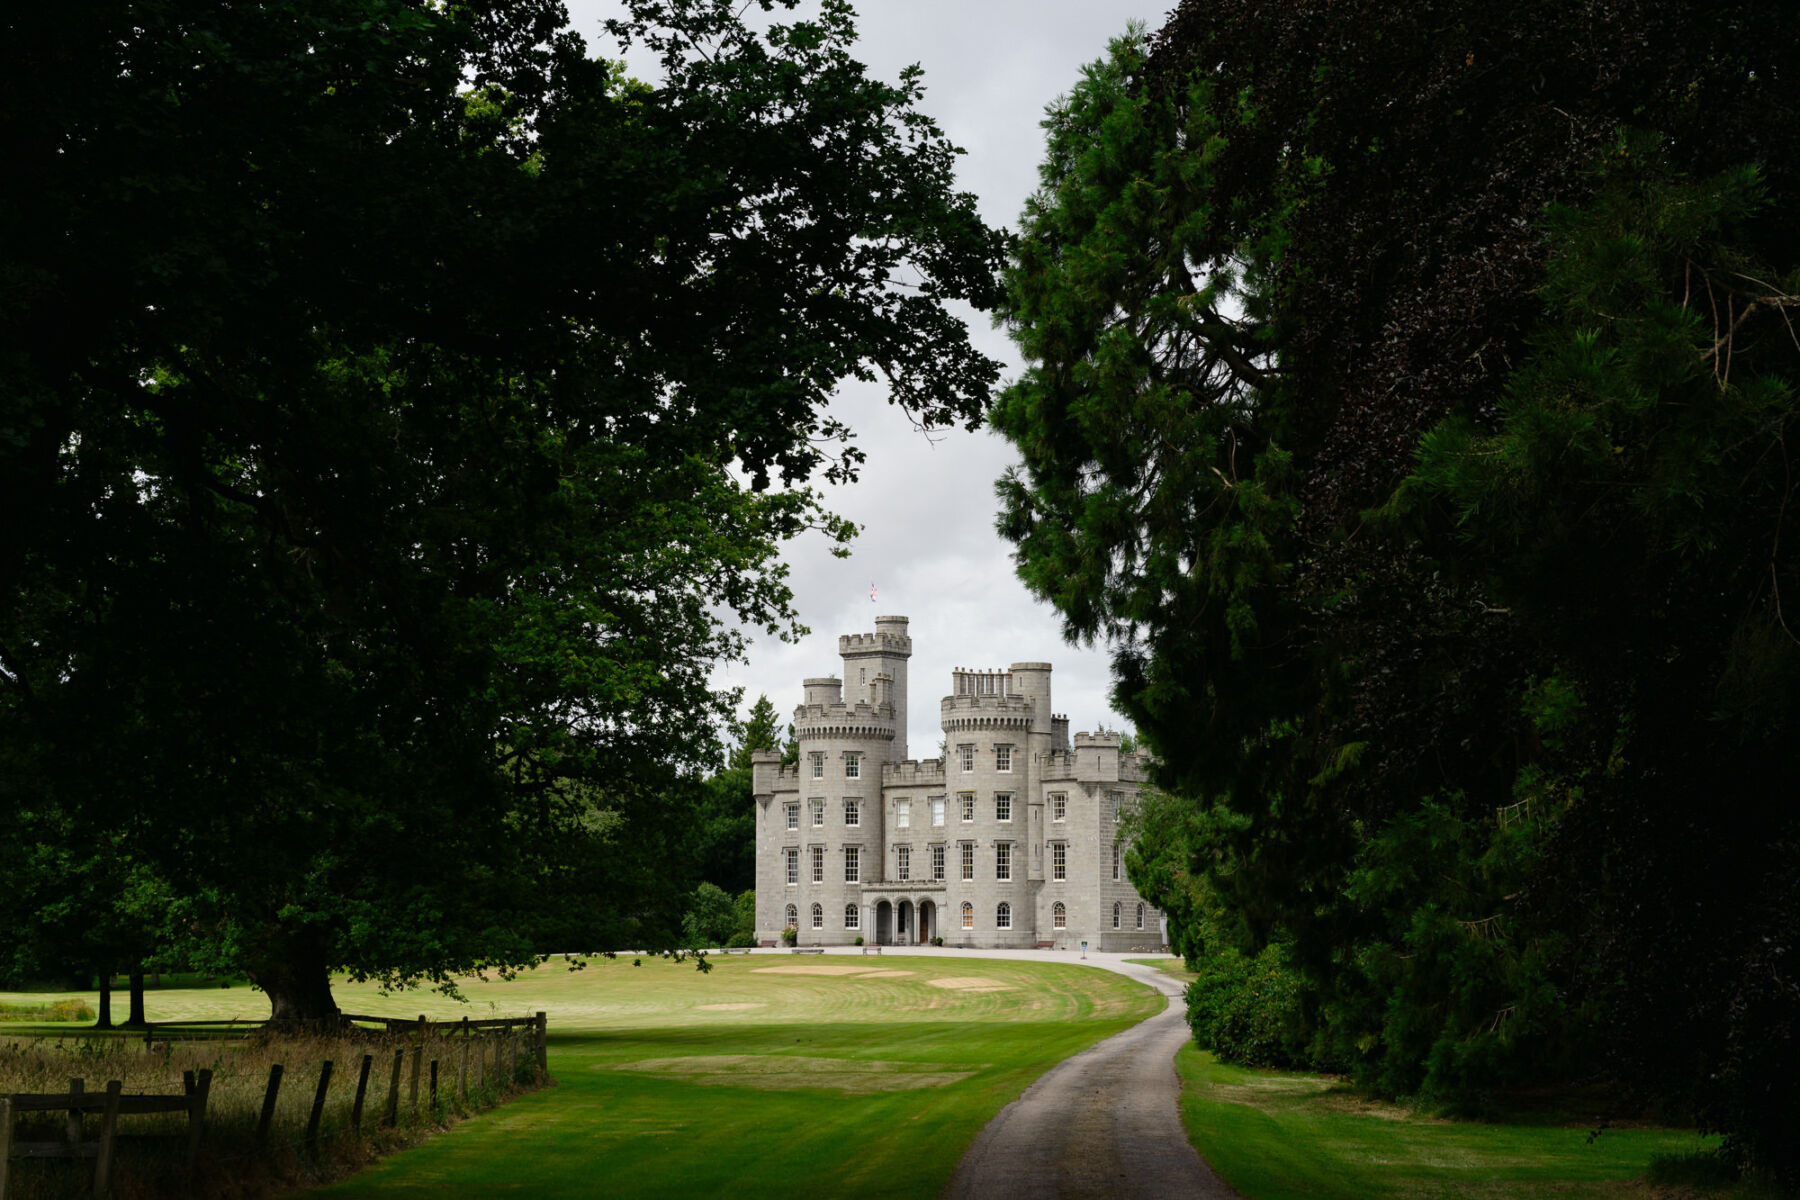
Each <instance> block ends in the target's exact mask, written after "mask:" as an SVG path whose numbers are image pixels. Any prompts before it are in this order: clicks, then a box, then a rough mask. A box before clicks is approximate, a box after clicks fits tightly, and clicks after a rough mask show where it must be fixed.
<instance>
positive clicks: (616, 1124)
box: [192, 955, 1162, 1200]
mask: <svg viewBox="0 0 1800 1200" xmlns="http://www.w3.org/2000/svg"><path fill="white" fill-rule="evenodd" d="M714 961H715V963H716V965H715V967H714V969H713V970H712V972H711V973H709V974H706V975H700V974H698V973H696V972H695V971H694V970H693V968H692V967H691V966H688V965H675V964H670V963H666V962H660V961H655V960H650V959H646V960H644V962H643V965H642V966H636V967H634V966H633V965H632V964H631V961H630V960H629V959H626V960H621V961H617V962H608V963H597V964H595V965H593V966H590V967H589V968H588V969H587V970H585V971H581V972H576V973H573V974H571V973H569V972H567V971H566V970H564V969H563V968H562V967H560V966H555V965H552V966H547V967H543V968H540V969H539V970H537V971H535V972H531V973H529V974H528V975H526V976H524V977H522V978H521V979H520V980H518V981H516V982H514V983H511V984H497V983H490V984H474V985H471V987H470V988H469V989H468V991H469V996H470V999H471V1000H472V1001H473V1004H472V1005H470V1006H468V1007H466V1008H465V1007H464V1006H459V1005H455V1004H451V1003H448V1002H445V1001H443V1000H441V999H430V998H424V997H421V996H419V995H417V994H412V995H408V996H404V997H397V998H395V999H392V1000H385V1001H384V1000H381V999H380V998H378V997H374V996H373V995H372V994H371V993H369V992H368V991H367V990H365V989H359V988H356V987H352V986H341V987H340V988H339V989H338V996H339V1002H340V1003H342V1004H343V1005H344V1006H345V1007H347V1008H350V1009H353V1010H356V1011H370V1012H393V1013H411V1014H417V1013H419V1012H428V1013H431V1014H433V1015H439V1014H443V1015H460V1014H462V1013H464V1012H467V1013H469V1014H470V1015H483V1014H485V1013H486V1012H487V1011H488V1006H489V1005H490V1004H491V1005H493V1006H494V1007H495V1010H496V1011H498V1012H500V1013H503V1014H505V1013H514V1012H529V1011H534V1010H536V1009H544V1010H546V1011H548V1012H549V1013H550V1031H551V1042H550V1069H551V1073H552V1075H553V1076H555V1077H556V1080H557V1086H556V1087H555V1088H552V1089H548V1090H546V1091H543V1092H538V1093H536V1094H533V1095H530V1096H526V1097H524V1098H523V1099H520V1100H517V1101H514V1102H513V1103H511V1104H509V1105H507V1106H506V1107H505V1108H502V1109H499V1110H496V1111H495V1112H492V1113H489V1114H486V1115H484V1116H482V1117H479V1118H477V1119H475V1120H472V1121H468V1122H466V1123H464V1124H462V1125H459V1126H457V1127H456V1128H454V1129H452V1130H451V1131H449V1132H448V1133H445V1134H442V1135H440V1136H438V1137H436V1138H434V1139H433V1140H431V1141H430V1142H428V1143H426V1144H424V1145H422V1146H419V1147H417V1148H415V1149H412V1150H408V1151H406V1152H405V1153H403V1154H399V1155H396V1156H394V1157H393V1158H390V1159H388V1160H386V1161H385V1162H381V1163H378V1164H376V1165H375V1166H373V1167H371V1168H369V1169H368V1170H366V1171H364V1172H362V1173H361V1174H359V1175H356V1176H354V1177H352V1178H351V1179H348V1180H346V1181H344V1182H342V1183H340V1184H337V1185H335V1186H333V1187H331V1188H328V1189H325V1191H324V1192H323V1193H322V1194H325V1195H330V1196H336V1197H352V1196H382V1197H393V1196H422V1197H425V1196H428V1197H432V1198H433V1200H439V1198H441V1197H442V1196H445V1195H454V1194H469V1193H472V1192H473V1193H479V1194H493V1193H499V1192H507V1191H517V1192H521V1193H528V1194H531V1195H532V1196H533V1197H534V1200H535V1198H536V1197H554V1196H582V1197H587V1196H593V1195H596V1194H605V1195H613V1196H695V1195H705V1194H707V1193H709V1192H717V1193H718V1194H720V1195H730V1196H733V1197H738V1196H763V1195H766V1196H791V1195H792V1194H793V1191H794V1187H795V1183H796V1181H797V1180H805V1181H807V1187H808V1189H809V1190H810V1191H812V1192H813V1193H814V1194H817V1195H844V1194H856V1195H862V1196H920V1197H927V1196H934V1195H936V1194H937V1193H938V1192H939V1191H941V1190H942V1188H943V1186H944V1184H945V1182H946V1181H947V1180H948V1179H949V1176H950V1172H951V1171H952V1170H953V1169H954V1168H955V1165H956V1162H957V1159H958V1158H960V1157H961V1154H962V1152H963V1150H964V1149H965V1148H966V1147H967V1146H968V1145H969V1144H970V1143H971V1142H972V1141H973V1140H974V1138H975V1135H976V1134H977V1133H978V1132H979V1131H980V1130H981V1127H982V1126H983V1125H984V1124H985V1123H986V1122H987V1120H988V1118H989V1117H991V1116H993V1114H994V1113H996V1112H998V1111H999V1110H1000V1108H1002V1107H1003V1106H1004V1105H1005V1104H1006V1103H1007V1102H1009V1101H1010V1100H1012V1099H1013V1098H1014V1097H1016V1096H1017V1095H1018V1094H1019V1093H1020V1092H1021V1091H1023V1090H1024V1088H1025V1087H1026V1086H1027V1085H1028V1084H1029V1083H1030V1082H1031V1081H1032V1080H1033V1079H1035V1078H1036V1077H1037V1076H1038V1075H1039V1074H1041V1073H1042V1072H1043V1071H1045V1070H1046V1069H1048V1068H1049V1067H1051V1066H1052V1065H1054V1064H1055V1063H1057V1062H1059V1061H1061V1060H1062V1059H1063V1058H1066V1057H1067V1056H1069V1055H1070V1054H1073V1053H1075V1052H1076V1051H1078V1050H1080V1049H1082V1048H1083V1047H1085V1046H1087V1045H1090V1044H1091V1043H1093V1042H1095V1041H1097V1040H1099V1039H1100V1038H1102V1037H1106V1036H1108V1035H1110V1034H1112V1033H1115V1032H1117V1031H1118V1030H1120V1029H1123V1028H1125V1027H1127V1026H1129V1025H1131V1024H1133V1023H1134V1022H1136V1021H1138V1020H1141V1019H1142V1018H1143V1017H1145V1016H1148V1015H1149V1014H1151V1013H1152V1012H1155V1011H1157V1010H1158V1009H1160V1008H1161V1006H1162V1000H1161V998H1160V997H1158V996H1155V995H1153V994H1152V993H1151V992H1150V991H1149V989H1147V988H1144V987H1143V986H1142V985H1140V984H1136V983H1133V982H1132V981H1130V980H1128V979H1125V978H1123V977H1121V976H1118V975H1113V974H1109V973H1106V972H1103V971H1095V970H1091V969H1085V968H1080V967H1071V966H1063V965H1057V964H1039V963H1012V962H985V961H972V960H967V959H946V958H932V957H929V956H924V955H921V956H914V957H902V956H897V955H896V956H886V957H882V958H878V959H877V958H869V959H862V958H856V959H850V958H842V957H827V958H814V957H811V956H798V957H796V956H787V955H756V956H736V955H734V956H730V957H726V958H720V959H715V960H714ZM771 968H773V970H771ZM824 971H831V972H834V973H832V974H825V973H822V972H824ZM790 972H792V973H790ZM192 1015H196V1016H197V1015H199V1014H197V1013H196V1014H192Z"/></svg>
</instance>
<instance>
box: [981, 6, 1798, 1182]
mask: <svg viewBox="0 0 1800 1200" xmlns="http://www.w3.org/2000/svg"><path fill="white" fill-rule="evenodd" d="M1795 20H1796V17H1795V14H1794V13H1792V12H1790V11H1789V10H1787V9H1771V8H1769V7H1768V6H1764V5H1757V4H1751V3H1744V4H1726V5H1701V4H1698V3H1687V2H1678V3H1676V2H1659V3H1630V2H1625V0H1610V2H1596V3H1592V4H1580V5H1573V6H1571V5H1552V4H1548V3H1542V4H1540V3H1530V4H1523V5H1512V6H1485V7H1482V6H1476V7H1471V6H1467V5H1458V4H1449V3H1436V2H1431V0H1428V2H1426V3H1421V4H1416V5H1401V6H1395V5H1385V6H1384V5H1375V4H1366V3H1353V4H1337V3H1323V2H1319V3H1310V2H1309V3H1298V4H1272V3H1268V2H1267V0H1227V2H1225V3H1211V2H1208V3H1200V2H1198V0H1195V2H1191V3H1184V4H1182V5H1181V6H1180V7H1179V8H1178V9H1177V10H1176V11H1175V12H1174V13H1173V14H1172V15H1171V17H1170V20H1169V22H1168V24H1167V25H1166V26H1165V27H1164V28H1163V29H1162V30H1161V31H1159V32H1158V33H1157V34H1156V35H1155V36H1154V37H1152V36H1149V35H1147V34H1145V33H1143V32H1142V31H1138V32H1135V33H1133V34H1131V35H1129V36H1127V37H1125V38H1123V39H1121V40H1120V41H1119V42H1117V43H1115V45H1114V46H1113V48H1112V52H1111V54H1110V56H1109V57H1108V58H1107V59H1105V60H1103V61H1101V62H1099V63H1096V64H1095V65H1093V66H1092V67H1090V68H1089V69H1088V70H1087V71H1086V73H1085V75H1084V77H1083V79H1082V80H1081V82H1080V83H1079V84H1078V85H1077V86H1076V87H1075V88H1074V89H1073V91H1071V93H1070V94H1069V95H1068V96H1067V97H1066V98H1065V99H1064V100H1062V101H1061V102H1059V103H1058V105H1056V106H1055V107H1054V108H1053V109H1052V110H1051V111H1050V113H1049V116H1048V119H1047V120H1046V122H1045V127H1046V130H1047V131H1048V150H1047V154H1046V160H1045V163H1044V166H1043V170H1042V177H1043V186H1042V188H1041V189H1040V191H1039V192H1038V193H1037V194H1036V196H1034V198H1033V199H1032V200H1031V202H1030V203H1029V205H1028V207H1027V210H1026V213H1025V218H1024V228H1023V230H1022V236H1021V240H1020V244H1019V247H1018V249H1017V251H1016V254H1015V256H1014V258H1013V263H1012V266H1011V268H1010V270H1009V272H1008V274H1007V289H1008V291H1007V299H1006V301H1005V305H1004V313H1005V317H1006V319H1007V321H1008V323H1009V326H1010V328H1011V329H1012V331H1013V333H1014V336H1015V339H1016V340H1017V342H1018V344H1019V346H1020V348H1021V350H1022V351H1023V352H1024V354H1025V356H1026V359H1027V364H1028V365H1027V368H1026V370H1025V372H1024V374H1023V375H1022V376H1021V378H1020V379H1019V380H1018V381H1017V382H1016V383H1014V384H1013V385H1012V386H1011V387H1009V388H1008V389H1007V391H1006V392H1005V394H1004V395H1003V397H1002V399H1001V401H1000V402H999V404H998V406H997V409H996V413H995V423H996V425H997V426H998V427H999V428H1000V429H1001V430H1002V431H1003V432H1005V433H1006V435H1007V436H1008V437H1009V438H1011V439H1012V440H1013V441H1014V443H1015V444H1016V445H1017V446H1018V447H1019V450H1020V453H1021V457H1022V460H1023V465H1022V467H1021V468H1020V469H1019V470H1018V471H1016V472H1014V473H1013V474H1011V475H1010V476H1009V477H1008V478H1007V479H1005V480H1004V481H1002V484H1001V489H1000V491H1001V497H1002V501H1003V509H1004V511H1003V514H1002V518H1001V528H1002V531H1003V533H1004V534H1005V535H1006V536H1008V537H1009V538H1010V539H1011V540H1013V541H1014V542H1015V543H1016V545H1017V551H1018V563H1019V570H1020V574H1021V576H1022V577H1023V578H1024V579H1025V581H1026V582H1027V583H1028V584H1029V585H1030V586H1031V587H1032V588H1033V590H1034V591H1036V592H1037V593H1038V594H1040V595H1042V596H1044V597H1046V598H1047V599H1049V600H1051V601H1052V602H1054V603H1055V604H1056V605H1057V606H1058V608H1059V609H1060V610H1061V611H1062V613H1063V615H1064V618H1065V622H1066V629H1067V631H1068V633H1069V634H1070V635H1071V636H1073V637H1077V638H1096V637H1106V638H1111V639H1114V640H1115V641H1116V643H1117V644H1118V646H1119V650H1118V653H1117V656H1116V658H1115V669H1116V678H1117V689H1116V702H1117V704H1118V705H1119V707H1120V709H1121V711H1122V712H1124V713H1126V714H1127V716H1128V717H1130V719H1131V720H1132V721H1133V722H1134V724H1135V725H1136V726H1137V728H1138V729H1139V731H1140V733H1141V734H1142V735H1143V737H1144V739H1145V741H1146V743H1147V744H1148V746H1149V747H1150V748H1151V749H1152V750H1153V751H1154V752H1155V753H1156V754H1157V755H1158V758H1159V762H1160V768H1159V770H1160V773H1161V780H1160V781H1161V783H1162V784H1163V785H1164V786H1165V787H1166V788H1168V789H1169V790H1170V792H1171V793H1173V794H1174V796H1175V797H1176V798H1177V799H1176V801H1175V803H1176V804H1177V805H1187V806H1189V807H1190V808H1191V810H1192V811H1191V812H1189V813H1187V814H1186V815H1183V814H1182V813H1181V812H1180V811H1179V810H1176V811H1173V812H1163V813H1161V814H1160V815H1159V816H1158V820H1159V822H1160V825H1159V828H1161V829H1164V830H1166V831H1167V832H1168V833H1169V837H1168V838H1167V839H1166V840H1164V841H1160V842H1158V843H1156V844H1155V845H1151V846H1146V847H1145V849H1144V850H1143V851H1141V852H1140V853H1139V854H1138V855H1137V856H1136V857H1137V871H1138V875H1137V876H1136V877H1137V878H1140V879H1141V880H1142V881H1144V884H1145V886H1146V887H1148V888H1150V890H1151V891H1152V892H1160V893H1162V894H1166V896H1167V897H1168V899H1169V900H1170V901H1171V903H1170V905H1169V907H1170V909H1171V911H1172V913H1174V914H1175V916H1176V918H1177V924H1178V926H1179V924H1180V918H1181V917H1182V914H1183V913H1184V912H1185V913H1187V914H1188V916H1189V919H1190V927H1189V929H1188V930H1187V931H1186V932H1185V933H1184V934H1183V936H1185V937H1187V938H1188V940H1189V945H1190V946H1193V944H1194V942H1195V939H1196V937H1197V936H1201V935H1203V936H1205V937H1210V938H1213V939H1216V940H1218V941H1219V942H1220V943H1221V944H1223V945H1228V946H1231V947H1232V948H1233V949H1234V950H1242V951H1243V952H1245V953H1246V954H1250V955H1257V954H1260V953H1261V952H1262V951H1263V949H1264V948H1265V947H1269V946H1279V947H1280V948H1281V954H1282V957H1283V960H1284V962H1285V963H1286V966H1287V968H1289V969H1291V970H1293V971H1294V972H1296V973H1297V977H1298V979H1299V980H1300V981H1301V987H1300V990H1299V1001H1298V1003H1297V1004H1296V1005H1295V1006H1294V1007H1293V1008H1292V1009H1291V1010H1289V1013H1290V1015H1291V1018H1292V1020H1294V1021H1295V1022H1298V1025H1299V1029H1298V1042H1297V1043H1295V1042H1293V1041H1291V1040H1290V1041H1289V1042H1288V1043H1287V1044H1288V1045H1289V1046H1292V1045H1295V1044H1298V1045H1299V1046H1301V1047H1302V1048H1304V1049H1306V1051H1307V1053H1309V1054H1310V1055H1311V1057H1312V1058H1313V1059H1314V1060H1315V1061H1318V1062H1321V1063H1323V1064H1326V1065H1330V1066H1333V1067H1336V1068H1339V1069H1346V1070H1351V1071H1354V1072H1356V1073H1357V1074H1358V1075H1359V1076H1361V1077H1362V1078H1364V1079H1365V1080H1367V1081H1369V1082H1371V1083H1373V1084H1375V1085H1377V1086H1379V1087H1381V1088H1383V1089H1384V1090H1387V1091H1389V1092H1392V1093H1400V1094H1419V1093H1423V1094H1426V1095H1431V1096H1436V1097H1440V1098H1443V1099H1447V1100H1452V1101H1458V1102H1473V1101H1476V1100H1478V1099H1479V1098H1480V1097H1481V1096H1482V1095H1483V1094H1485V1093H1488V1092H1491V1091H1492V1090H1493V1089H1496V1088H1503V1087H1505V1086H1507V1085H1509V1084H1517V1083H1524V1082H1530V1081H1541V1080H1544V1079H1547V1078H1562V1079H1571V1078H1577V1077H1584V1076H1588V1075H1592V1074H1605V1075H1607V1076H1609V1077H1611V1078H1613V1079H1617V1080H1621V1081H1623V1082H1625V1083H1627V1084H1629V1085H1633V1087H1634V1088H1635V1092H1634V1094H1635V1095H1636V1096H1638V1097H1639V1098H1640V1099H1642V1098H1645V1097H1650V1098H1654V1099H1656V1100H1657V1101H1659V1102H1661V1103H1663V1104H1665V1105H1668V1106H1671V1107H1672V1108H1674V1109H1677V1110H1680V1111H1685V1112H1687V1113H1689V1114H1691V1115H1692V1116H1693V1117H1694V1119H1695V1120H1696V1121H1697V1122H1698V1123H1699V1124H1701V1125H1702V1126H1703V1127H1707V1128H1713V1129H1721V1130H1724V1131H1725V1132H1726V1133H1727V1134H1728V1135H1729V1136H1728V1145H1729V1147H1730V1150H1731V1152H1732V1153H1734V1154H1736V1155H1738V1156H1739V1157H1741V1158H1744V1159H1750V1160H1756V1161H1760V1162H1762V1163H1764V1164H1766V1165H1769V1166H1772V1167H1774V1168H1775V1169H1777V1170H1778V1171H1781V1172H1784V1173H1787V1174H1790V1175H1792V1174H1795V1173H1800V1158H1796V1157H1795V1156H1794V1154H1793V1151H1792V1146H1791V1139H1789V1138H1787V1137H1786V1135H1785V1134H1783V1133H1781V1132H1779V1131H1780V1130H1781V1129H1783V1128H1785V1127H1786V1126H1785V1125H1784V1124H1783V1123H1784V1122H1785V1123H1787V1124H1789V1125H1791V1122H1792V1120H1793V1119H1794V1117H1795V1115H1796V1113H1797V1112H1800V1091H1797V1090H1796V1087H1795V1084H1794V1080H1795V1079H1796V1078H1800V1076H1797V1075H1796V1074H1795V1072H1794V1071H1793V1069H1792V1068H1793V1067H1794V1066H1795V1065H1796V1064H1795V1063H1794V1060H1793V1054H1794V1050H1793V1047H1794V1045H1795V1042H1794V1040H1793V1039H1792V1037H1791V1036H1790V1033H1791V1030H1792V1029H1793V1027H1794V1023H1795V1021H1796V1020H1797V1019H1800V987H1797V985H1796V982H1795V980H1794V978H1793V976H1792V973H1791V968H1790V967H1789V965H1788V960H1789V958H1791V953H1790V951H1791V949H1792V933H1793V930H1794V929H1795V928H1796V927H1800V925H1797V924H1796V921H1795V914H1796V913H1797V912H1800V887H1797V879H1800V877H1797V876H1796V874H1795V872H1794V869H1793V865H1792V864H1793V862H1794V861H1795V859H1794V855H1793V853H1792V850H1793V847H1794V845H1795V844H1796V841H1797V839H1800V820H1797V817H1796V812H1795V809H1794V807H1793V805H1792V803H1791V792H1792V786H1791V780H1792V779H1793V778H1794V776H1795V774H1796V768H1797V767H1800V762H1797V761H1796V755H1797V754H1800V749H1797V747H1800V739H1797V738H1796V734H1797V733H1800V687H1797V685H1800V640H1797V639H1796V637H1795V634H1794V631H1793V629H1792V625H1793V622H1792V617H1791V613H1792V610H1793V601H1792V597H1794V596H1795V595H1796V594H1800V593H1797V591H1796V589H1797V588H1800V564H1797V562H1796V558H1795V555H1794V551H1793V539H1792V537H1791V536H1787V535H1786V534H1785V524H1786V520H1787V517H1788V516H1789V515H1790V508H1791V507H1792V506H1791V504H1790V501H1791V500H1792V499H1793V482H1792V476H1791V472H1790V470H1789V464H1788V455H1789V451H1788V447H1787V444H1786V426H1787V424H1788V423H1789V421H1790V420H1791V419H1792V418H1793V417H1794V415H1795V412H1796V408H1797V400H1796V393H1795V385H1796V382H1797V381H1800V340H1797V339H1796V338H1795V336H1794V329H1795V328H1796V325H1795V324H1794V318H1795V316H1796V313H1795V309H1796V308H1797V307H1800V301H1797V300H1796V299H1795V297H1796V296H1800V238H1797V236H1796V231H1795V227H1794V226H1793V223H1792V222H1791V220H1789V219H1787V217H1786V215H1785V214H1786V213H1787V212H1788V211H1789V210H1791V208H1792V207H1793V206H1794V204H1795V202H1796V200H1800V173H1797V168H1796V164H1797V163H1800V142H1797V139H1800V120H1797V119H1796V118H1800V36H1797V34H1800V29H1797V28H1796V26H1795ZM1784 604H1785V606H1786V611H1784ZM1159 902H1160V901H1159ZM1214 905H1216V907H1214ZM1258 961H1259V962H1260V961H1261V959H1258ZM1220 1011H1222V1010H1220ZM1590 1047H1592V1048H1593V1049H1590Z"/></svg>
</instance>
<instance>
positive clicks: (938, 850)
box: [931, 842, 944, 883]
mask: <svg viewBox="0 0 1800 1200" xmlns="http://www.w3.org/2000/svg"><path fill="white" fill-rule="evenodd" d="M931 881H932V882H933V883H942V882H944V846H943V843H942V842H940V843H938V844H937V845H935V846H933V847H932V848H931Z"/></svg>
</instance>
